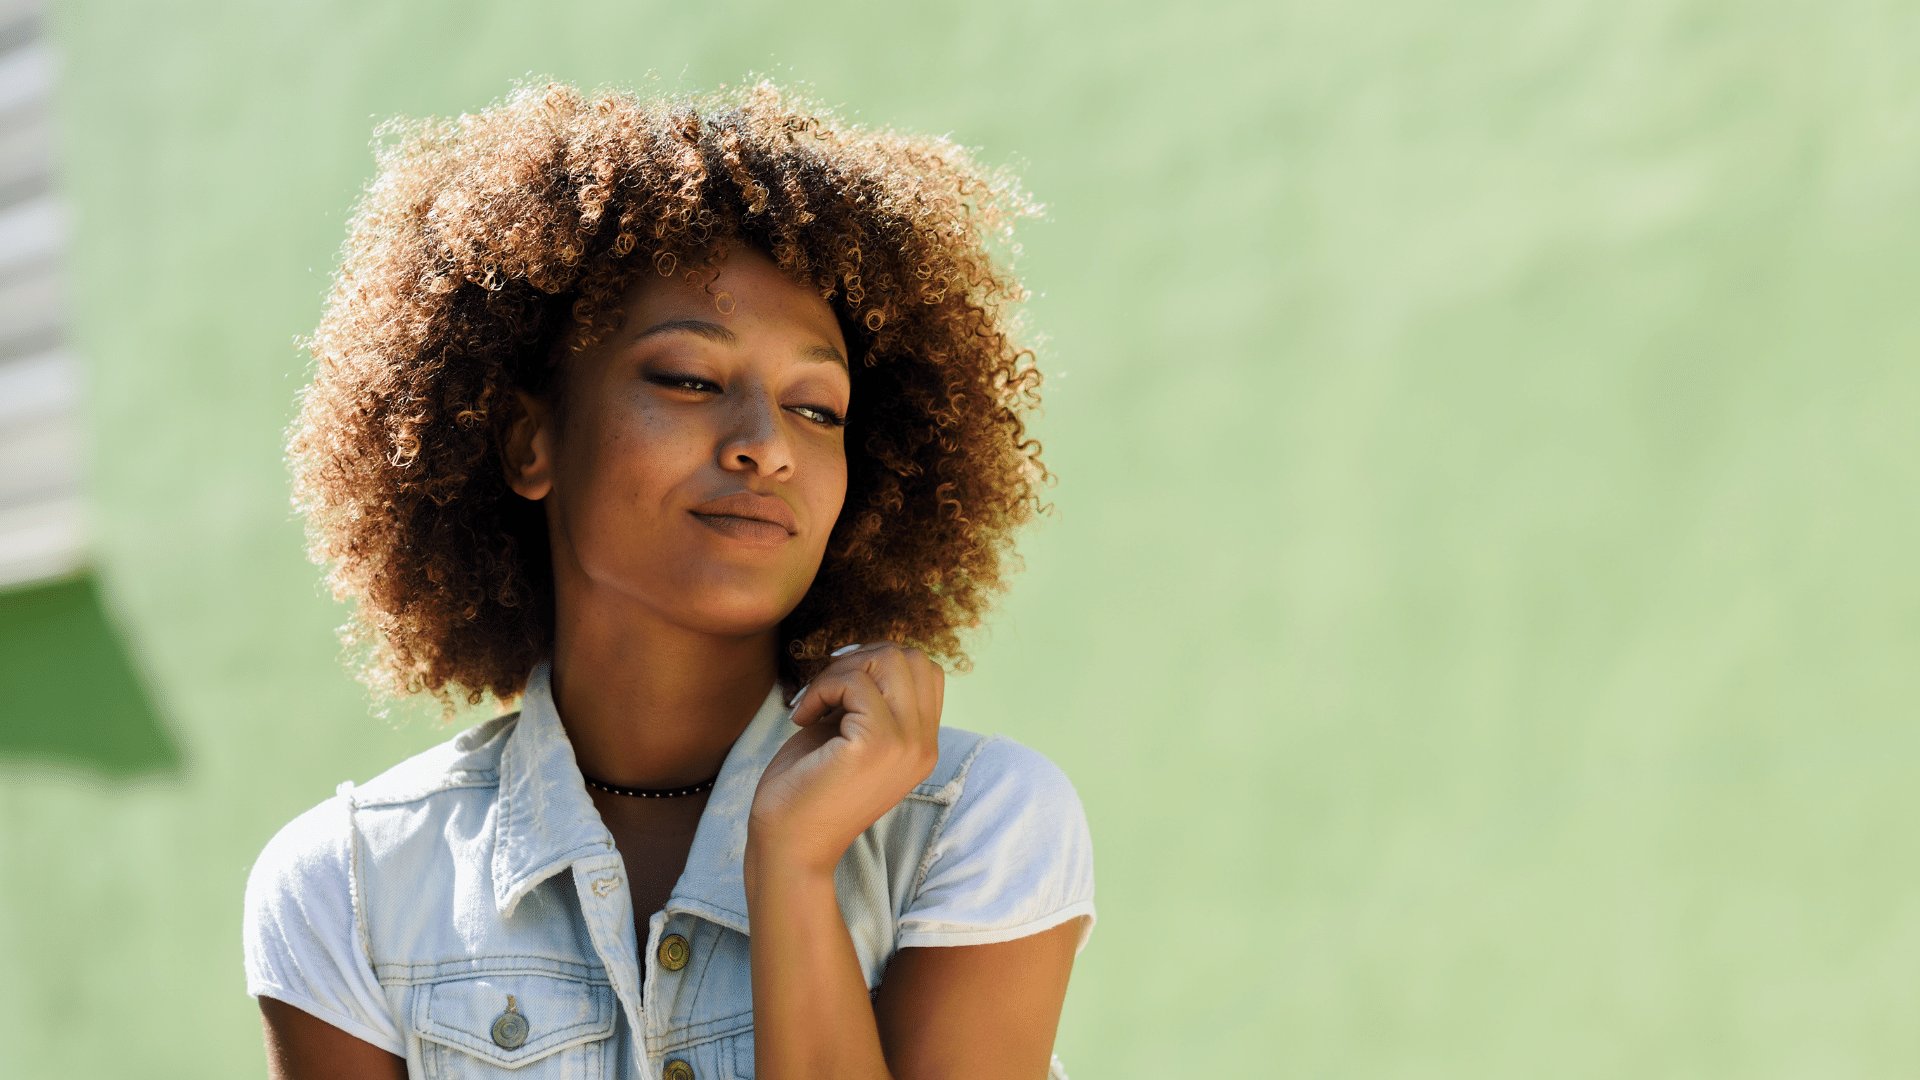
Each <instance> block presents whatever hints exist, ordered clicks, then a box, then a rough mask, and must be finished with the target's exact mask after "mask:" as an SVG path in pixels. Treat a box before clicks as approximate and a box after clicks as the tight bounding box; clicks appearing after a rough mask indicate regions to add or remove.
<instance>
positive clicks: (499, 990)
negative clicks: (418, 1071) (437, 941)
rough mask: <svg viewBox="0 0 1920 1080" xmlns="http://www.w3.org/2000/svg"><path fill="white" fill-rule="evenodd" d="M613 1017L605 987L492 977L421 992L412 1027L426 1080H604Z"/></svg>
mask: <svg viewBox="0 0 1920 1080" xmlns="http://www.w3.org/2000/svg"><path fill="white" fill-rule="evenodd" d="M616 1012H617V1002H616V1001H615V998H614V994H613V988H612V987H611V986H610V985H608V984H607V983H605V982H593V981H588V980H584V979H577V978H572V977H569V976H563V975H548V974H535V973H522V972H505V973H493V972H489V973H484V974H479V975H461V976H458V977H455V978H448V979H443V980H441V981H439V982H433V983H429V984H427V985H425V986H423V987H421V988H420V989H419V991H418V992H416V993H415V995H414V1007H413V1016H412V1024H413V1029H414V1033H415V1034H416V1035H418V1036H419V1038H420V1060H421V1064H422V1066H423V1067H424V1068H425V1071H426V1075H427V1076H428V1077H429V1078H430V1080H455V1078H462V1077H500V1076H506V1075H512V1076H515V1077H520V1078H523V1080H562V1078H564V1080H609V1078H611V1077H612V1076H613V1049H614V1048H613V1039H612V1035H613V1030H614V1018H615V1015H616Z"/></svg>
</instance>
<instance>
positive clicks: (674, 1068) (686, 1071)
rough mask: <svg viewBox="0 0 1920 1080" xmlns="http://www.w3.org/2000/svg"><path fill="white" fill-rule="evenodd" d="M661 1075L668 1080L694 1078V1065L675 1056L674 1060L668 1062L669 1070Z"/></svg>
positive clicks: (691, 1079) (689, 1079)
mask: <svg viewBox="0 0 1920 1080" xmlns="http://www.w3.org/2000/svg"><path fill="white" fill-rule="evenodd" d="M661 1075H663V1076H664V1077H665V1078H666V1080H693V1066H691V1065H689V1064H687V1063H686V1062H684V1061H681V1060H680V1059H679V1058H674V1059H673V1060H672V1061H669V1062H667V1071H666V1072H665V1073H663V1074H661Z"/></svg>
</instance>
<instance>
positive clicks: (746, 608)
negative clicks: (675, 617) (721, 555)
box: [680, 591, 804, 637]
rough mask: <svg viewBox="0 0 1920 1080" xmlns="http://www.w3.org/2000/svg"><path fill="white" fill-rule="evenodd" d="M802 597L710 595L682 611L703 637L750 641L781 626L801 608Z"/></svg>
mask: <svg viewBox="0 0 1920 1080" xmlns="http://www.w3.org/2000/svg"><path fill="white" fill-rule="evenodd" d="M802 595H804V593H800V594H796V595H794V596H792V597H790V598H789V597H786V596H768V595H767V594H766V593H764V592H755V593H750V594H749V593H735V592H731V591H729V592H726V593H718V594H713V593H710V594H707V595H703V596H698V597H690V598H689V599H688V601H687V603H686V604H684V605H682V606H681V607H680V611H681V612H682V613H683V621H684V622H685V623H686V624H687V625H688V626H691V627H693V628H695V629H697V630H700V631H701V632H703V633H708V634H715V635H719V636H723V637H747V636H749V635H752V634H758V633H762V632H764V631H766V630H770V629H772V628H774V627H776V626H779V625H780V620H782V619H784V618H786V617H787V616H788V615H789V614H791V613H792V612H793V609H794V608H796V607H798V606H799V605H800V597H801V596H802Z"/></svg>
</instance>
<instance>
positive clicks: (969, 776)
mask: <svg viewBox="0 0 1920 1080" xmlns="http://www.w3.org/2000/svg"><path fill="white" fill-rule="evenodd" d="M950 731H951V732H952V733H953V734H952V736H951V738H950V737H949V734H948V733H949V732H950ZM943 773H944V776H943V775H942V774H943ZM933 780H941V781H943V782H942V783H941V784H940V785H939V786H940V788H941V793H942V794H943V795H945V796H946V797H947V801H950V802H952V803H954V804H956V805H960V804H965V805H966V806H968V807H980V806H983V805H995V804H1020V805H1024V806H1029V807H1032V808H1035V809H1042V810H1046V811H1049V812H1054V813H1058V812H1062V811H1071V812H1072V813H1073V814H1079V813H1080V812H1081V807H1080V795H1079V792H1078V791H1077V790H1076V789H1075V788H1074V786H1073V781H1072V780H1071V779H1069V778H1068V776H1067V773H1066V771H1065V770H1064V769H1062V768H1061V767H1060V766H1059V765H1057V764H1055V763H1054V761H1053V759H1052V758H1050V757H1048V756H1047V755H1046V754H1044V753H1041V752H1040V751H1039V750H1036V749H1034V748H1033V747H1031V746H1028V745H1027V744H1025V743H1023V742H1020V741H1019V740H1017V739H1014V738H1012V737H1011V736H1007V735H996V734H980V733H978V732H973V731H967V730H965V729H963V728H942V729H941V731H940V764H939V766H937V767H936V769H935V772H934V776H933V777H930V778H929V781H930V782H931V781H933ZM975 812H976V813H977V812H978V811H975Z"/></svg>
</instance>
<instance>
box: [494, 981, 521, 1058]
mask: <svg viewBox="0 0 1920 1080" xmlns="http://www.w3.org/2000/svg"><path fill="white" fill-rule="evenodd" d="M493 1041H494V1043H495V1044H497V1045H498V1046H500V1047H501V1048H502V1049H506V1050H518V1049H520V1047H521V1046H522V1045H524V1044H525V1043H526V1041H527V1018H526V1017H525V1016H522V1015H521V1014H520V1010H519V1009H518V1008H516V1007H514V1004H513V995H512V994H508V995H507V1008H506V1011H504V1012H502V1013H501V1014H500V1015H499V1016H496V1017H494V1018H493Z"/></svg>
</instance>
